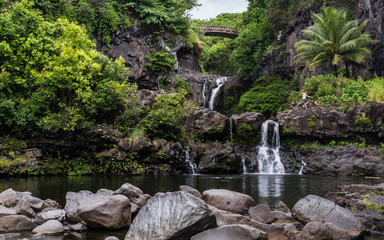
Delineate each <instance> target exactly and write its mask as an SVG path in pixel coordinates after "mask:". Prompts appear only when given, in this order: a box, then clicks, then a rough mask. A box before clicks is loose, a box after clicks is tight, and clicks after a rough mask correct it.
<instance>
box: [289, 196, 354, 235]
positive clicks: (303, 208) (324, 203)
mask: <svg viewBox="0 0 384 240" xmlns="http://www.w3.org/2000/svg"><path fill="white" fill-rule="evenodd" d="M292 215H293V217H294V218H296V219H298V220H299V221H300V222H302V223H308V222H314V221H318V222H328V223H332V224H334V225H335V226H336V227H339V228H341V229H345V230H347V231H348V232H349V234H350V235H351V236H358V235H359V234H360V232H361V230H362V226H361V223H360V221H359V220H358V219H357V218H356V217H355V216H354V215H353V214H352V213H351V212H350V211H348V210H346V209H345V208H342V207H340V206H338V205H336V204H335V203H334V202H332V201H329V200H327V199H325V198H321V197H319V196H315V195H308V196H306V197H305V198H302V199H300V200H299V201H298V202H297V203H296V204H295V206H294V207H293V209H292Z"/></svg>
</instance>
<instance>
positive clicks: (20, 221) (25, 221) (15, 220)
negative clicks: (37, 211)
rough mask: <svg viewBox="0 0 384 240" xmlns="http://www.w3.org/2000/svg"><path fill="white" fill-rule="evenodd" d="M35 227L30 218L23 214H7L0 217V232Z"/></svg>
mask: <svg viewBox="0 0 384 240" xmlns="http://www.w3.org/2000/svg"><path fill="white" fill-rule="evenodd" d="M35 227H36V224H35V223H34V222H33V220H32V219H30V218H28V217H26V216H23V215H9V216H5V217H2V218H0V232H17V231H28V230H32V229H34V228H35Z"/></svg>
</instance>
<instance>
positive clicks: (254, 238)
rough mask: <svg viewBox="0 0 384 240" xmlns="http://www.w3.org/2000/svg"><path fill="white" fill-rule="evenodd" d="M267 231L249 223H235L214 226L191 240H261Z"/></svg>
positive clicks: (264, 237)
mask: <svg viewBox="0 0 384 240" xmlns="http://www.w3.org/2000/svg"><path fill="white" fill-rule="evenodd" d="M266 237H267V236H266V235H265V233H263V232H261V231H260V230H258V229H256V228H253V227H250V226H248V225H241V224H234V225H227V226H223V227H220V228H213V229H209V230H207V231H204V232H202V233H199V234H196V235H195V236H193V237H192V238H191V240H234V239H236V240H261V239H267V238H266Z"/></svg>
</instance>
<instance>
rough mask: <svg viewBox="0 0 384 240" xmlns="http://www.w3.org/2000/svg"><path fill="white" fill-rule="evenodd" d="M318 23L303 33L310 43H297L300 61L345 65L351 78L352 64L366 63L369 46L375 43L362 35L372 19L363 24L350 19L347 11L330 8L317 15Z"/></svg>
mask: <svg viewBox="0 0 384 240" xmlns="http://www.w3.org/2000/svg"><path fill="white" fill-rule="evenodd" d="M312 19H313V21H314V24H313V25H312V26H310V27H308V28H306V29H304V30H303V31H302V33H303V35H304V36H305V37H307V38H309V39H310V40H300V41H299V42H297V43H296V44H295V48H296V51H297V53H298V55H297V56H296V57H297V59H298V60H299V61H306V63H307V66H308V67H333V68H334V69H335V74H336V76H337V66H339V65H341V63H344V64H345V69H346V71H347V76H349V64H350V63H362V62H364V61H365V59H366V58H367V56H368V55H369V54H370V53H371V50H370V49H369V48H367V47H366V46H367V45H369V44H371V43H373V42H374V41H373V40H372V39H371V37H370V35H369V33H361V31H362V29H363V28H364V26H365V25H366V24H367V23H368V20H366V21H364V22H363V23H362V24H360V25H359V21H358V20H349V18H348V15H347V12H346V11H345V10H339V9H336V8H332V7H328V8H324V9H322V10H321V11H320V13H318V14H313V15H312Z"/></svg>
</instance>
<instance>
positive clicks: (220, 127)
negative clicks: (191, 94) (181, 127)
mask: <svg viewBox="0 0 384 240" xmlns="http://www.w3.org/2000/svg"><path fill="white" fill-rule="evenodd" d="M227 124H228V118H227V116H225V115H223V114H220V113H218V112H216V111H210V110H209V109H207V108H203V107H197V108H196V110H195V112H194V113H193V114H192V115H191V116H190V117H188V119H187V122H186V126H187V129H188V130H189V131H192V132H193V133H195V134H197V135H203V136H212V135H213V136H214V135H219V136H220V135H222V134H224V133H227V132H228V125H227Z"/></svg>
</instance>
